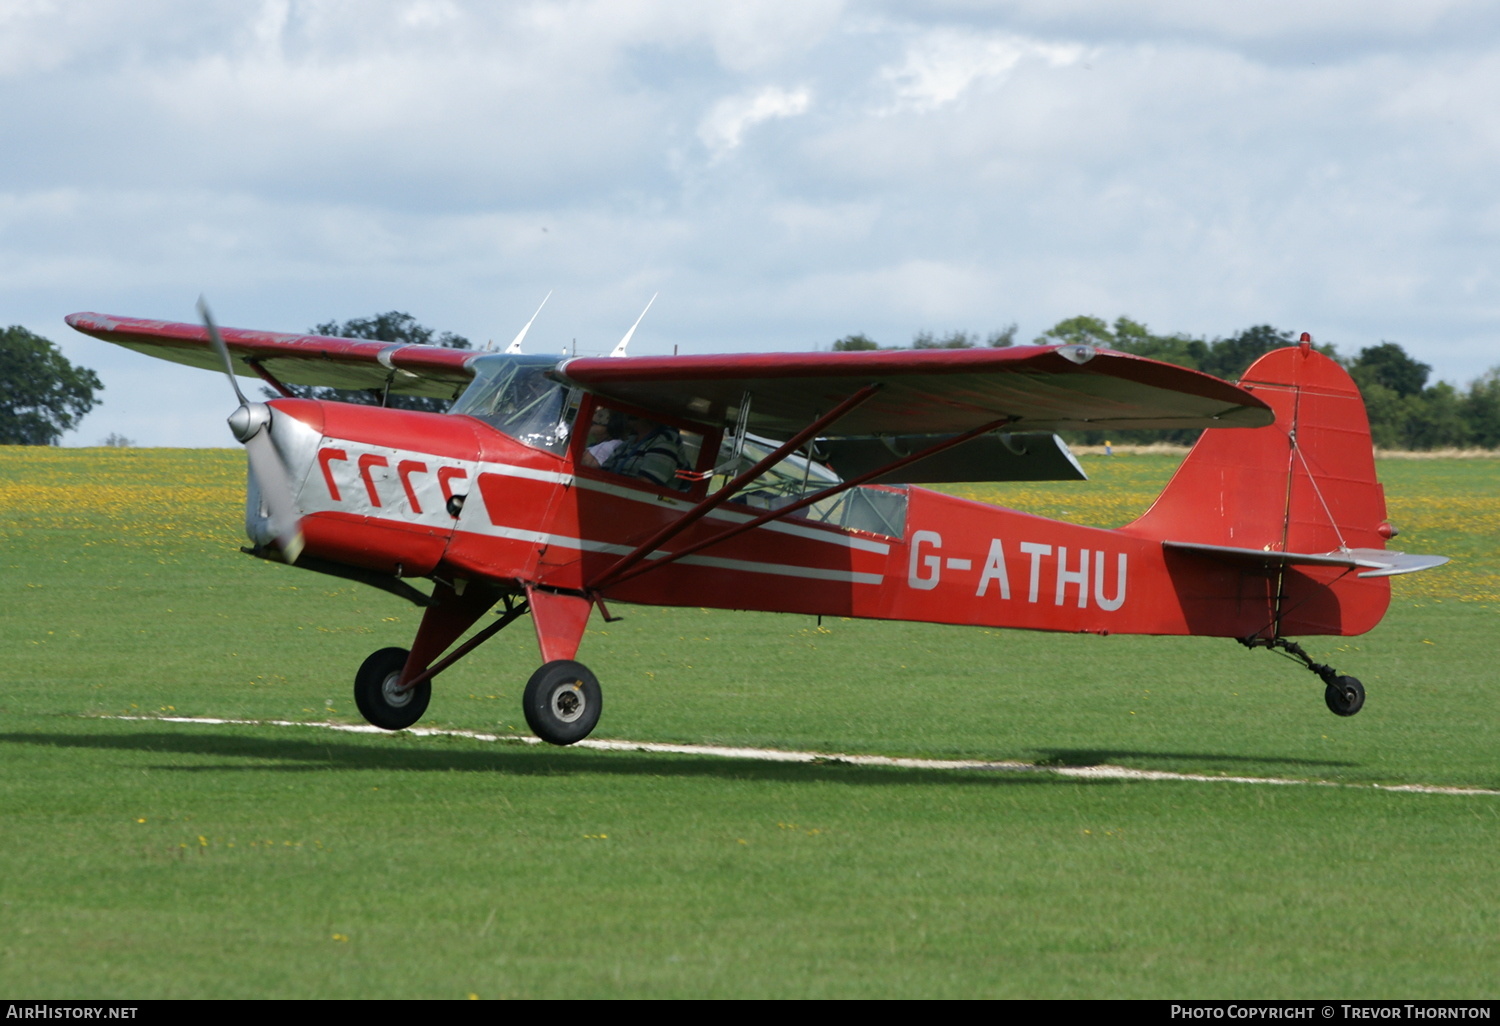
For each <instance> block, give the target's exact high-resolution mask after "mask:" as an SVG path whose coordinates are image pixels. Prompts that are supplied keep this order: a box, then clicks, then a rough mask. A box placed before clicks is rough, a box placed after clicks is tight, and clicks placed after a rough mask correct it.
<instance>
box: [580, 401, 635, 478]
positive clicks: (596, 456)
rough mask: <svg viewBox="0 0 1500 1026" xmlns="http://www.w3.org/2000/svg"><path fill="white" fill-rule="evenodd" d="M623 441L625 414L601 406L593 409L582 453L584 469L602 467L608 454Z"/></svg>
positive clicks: (607, 458)
mask: <svg viewBox="0 0 1500 1026" xmlns="http://www.w3.org/2000/svg"><path fill="white" fill-rule="evenodd" d="M624 441H625V414H623V413H621V412H620V411H619V410H607V409H605V408H604V407H602V406H599V407H596V408H595V409H594V422H593V423H592V424H590V425H589V435H588V448H587V449H585V450H584V451H583V465H584V466H585V467H602V466H604V464H605V463H606V462H607V461H608V460H609V457H610V454H611V453H613V452H614V451H615V450H616V449H618V448H619V447H620V446H621V445H622V444H624Z"/></svg>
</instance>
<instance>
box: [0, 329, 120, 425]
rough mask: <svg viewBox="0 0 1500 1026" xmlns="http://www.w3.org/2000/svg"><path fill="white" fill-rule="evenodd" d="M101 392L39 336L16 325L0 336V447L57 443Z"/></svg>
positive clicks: (89, 374) (90, 376)
mask: <svg viewBox="0 0 1500 1026" xmlns="http://www.w3.org/2000/svg"><path fill="white" fill-rule="evenodd" d="M103 389H104V385H103V383H101V382H100V380H99V376H98V375H97V374H95V373H94V372H93V371H91V370H89V369H88V368H86V367H74V366H73V365H72V364H71V363H69V362H68V361H67V359H66V358H65V357H64V356H63V355H62V353H61V352H60V351H59V350H58V348H57V346H55V345H53V344H52V343H51V342H50V341H48V340H47V339H45V338H43V337H42V336H40V335H36V334H33V333H32V332H30V331H27V330H26V329H25V328H22V327H20V326H19V325H15V326H12V327H9V328H6V329H5V330H4V331H3V332H0V445H56V444H57V443H58V441H59V440H60V439H61V438H62V435H63V432H64V431H71V430H72V429H73V428H75V427H77V426H78V422H79V421H80V420H82V419H83V417H84V415H85V414H87V413H88V412H89V410H92V409H93V408H94V403H95V402H96V401H97V400H96V398H95V393H96V392H100V391H102V390H103Z"/></svg>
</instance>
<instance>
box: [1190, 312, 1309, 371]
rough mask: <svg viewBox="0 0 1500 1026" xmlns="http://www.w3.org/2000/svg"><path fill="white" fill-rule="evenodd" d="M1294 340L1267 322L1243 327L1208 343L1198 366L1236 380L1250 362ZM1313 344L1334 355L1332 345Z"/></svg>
mask: <svg viewBox="0 0 1500 1026" xmlns="http://www.w3.org/2000/svg"><path fill="white" fill-rule="evenodd" d="M1295 344H1296V340H1295V339H1293V338H1292V333H1291V332H1289V331H1277V330H1276V329H1275V328H1273V327H1271V326H1270V325H1269V324H1258V325H1256V326H1255V327H1253V328H1246V329H1245V330H1244V331H1242V332H1240V333H1239V334H1238V335H1230V336H1229V337H1228V338H1217V339H1214V340H1213V341H1212V342H1210V343H1208V347H1207V351H1206V352H1205V353H1204V355H1203V359H1202V360H1201V361H1200V362H1199V364H1198V369H1199V370H1201V371H1203V372H1204V373H1205V374H1212V375H1213V376H1214V377H1216V378H1223V379H1224V380H1225V381H1238V380H1239V379H1240V375H1242V374H1244V373H1245V371H1247V370H1249V369H1250V365H1251V364H1252V363H1254V362H1255V361H1256V360H1259V359H1260V358H1261V357H1262V356H1265V355H1266V354H1267V353H1269V352H1270V351H1271V350H1273V349H1281V348H1283V347H1285V346H1290V345H1295ZM1317 348H1318V351H1319V352H1321V353H1322V354H1323V355H1324V356H1333V355H1334V351H1333V347H1332V346H1319V347H1317Z"/></svg>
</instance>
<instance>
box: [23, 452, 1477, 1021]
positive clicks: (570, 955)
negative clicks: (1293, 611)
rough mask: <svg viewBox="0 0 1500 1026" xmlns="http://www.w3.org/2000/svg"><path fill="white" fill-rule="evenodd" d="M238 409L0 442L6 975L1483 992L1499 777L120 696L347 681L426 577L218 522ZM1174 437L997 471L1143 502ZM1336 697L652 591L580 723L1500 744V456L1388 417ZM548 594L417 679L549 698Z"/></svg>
mask: <svg viewBox="0 0 1500 1026" xmlns="http://www.w3.org/2000/svg"><path fill="white" fill-rule="evenodd" d="M242 460H243V457H242V456H241V454H240V453H238V452H236V451H233V450H201V451H165V450H121V451H99V450H94V451H89V450H58V449H14V448H8V449H0V656H3V659H4V671H3V677H0V680H3V688H0V816H3V829H0V992H3V993H5V994H9V995H16V996H22V995H24V996H48V997H63V996H120V997H139V998H147V997H173V996H175V997H190V996H191V997H198V996H205V997H260V996H265V997H270V996H285V997H300V996H326V997H464V996H467V995H470V994H474V995H477V996H479V997H484V998H490V997H569V996H574V997H576V996H700V995H707V996H871V997H883V996H908V997H916V996H1037V997H1047V996H1101V997H1102V996H1174V997H1190V996H1233V997H1251V996H1263V997H1272V996H1294V995H1295V996H1329V997H1348V998H1353V997H1381V996H1389V997H1418V996H1428V997H1482V996H1492V995H1493V991H1494V970H1493V967H1494V966H1495V965H1496V964H1500V874H1497V873H1496V872H1495V871H1494V868H1493V867H1494V851H1495V848H1496V842H1497V841H1500V798H1496V797H1493V796H1453V795H1425V794H1407V793H1392V792H1386V791H1375V790H1373V789H1369V788H1365V787H1360V786H1353V787H1339V788H1332V787H1296V788H1293V787H1273V786H1247V785H1229V784H1200V783H1162V782H1084V781H1079V780H1072V779H1064V778H1059V777H1054V776H1050V775H1046V774H1034V775H1020V776H1018V775H999V774H992V773H990V774H987V773H983V772H975V771H945V772H936V771H931V770H917V769H881V768H861V767H853V766H847V765H840V764H815V765H767V764H759V763H753V762H745V761H734V760H721V759H709V758H703V757H697V756H690V755H675V756H673V755H652V754H647V753H641V752H624V753H601V752H589V751H581V750H556V749H545V750H544V749H539V748H536V747H532V746H522V745H518V744H503V743H502V744H496V743H484V742H479V741H471V740H464V739H459V738H438V737H434V738H413V737H410V736H402V735H394V736H378V737H372V736H364V735H341V734H333V733H329V732H326V731H318V730H311V729H303V728H276V727H269V726H266V727H255V726H202V725H188V724H174V723H165V722H152V721H146V722H141V721H126V720H120V719H109V718H105V717H115V716H124V715H130V716H141V715H156V716H160V715H184V716H219V717H234V718H245V719H292V720H304V721H308V722H322V721H335V722H351V723H352V722H358V721H359V717H358V714H357V713H356V712H355V711H354V709H353V704H352V701H351V699H350V695H349V689H350V680H351V678H352V674H353V670H354V668H355V667H356V666H357V665H358V664H359V661H360V660H361V659H363V657H364V656H365V655H366V654H368V652H370V651H371V650H373V649H375V648H378V647H382V646H384V645H390V644H402V645H404V644H406V643H408V641H409V639H410V635H411V633H412V631H413V630H414V629H415V625H416V619H417V617H416V611H415V610H414V609H413V608H412V607H410V606H406V605H403V604H401V603H400V602H399V601H398V600H395V599H393V598H391V597H389V596H386V595H384V594H381V593H378V592H375V591H373V590H371V589H367V588H362V587H359V586H355V585H348V584H344V583H343V582H338V581H334V580H332V579H328V578H322V577H318V576H315V575H312V574H308V573H305V572H301V571H298V570H294V569H290V568H285V567H277V566H270V565H267V564H263V563H260V562H258V561H255V560H252V559H249V558H247V557H245V556H243V555H241V554H240V553H239V552H238V551H237V546H238V545H239V520H240V516H241V503H242V487H243V474H244V471H243V463H242ZM1174 465H1175V460H1174V458H1173V457H1170V456H1117V457H1115V458H1114V459H1112V460H1106V459H1104V458H1102V457H1100V458H1094V459H1087V460H1086V466H1087V468H1088V470H1089V471H1090V473H1091V474H1092V475H1093V477H1094V481H1093V482H1092V483H1089V484H1078V485H1068V486H1058V487H1054V488H1046V489H1043V488H1038V487H1035V486H1028V487H1011V488H1005V489H1000V488H994V489H985V490H984V491H983V492H980V493H977V497H980V498H986V499H990V500H992V501H998V502H1003V503H1005V504H1008V505H1014V506H1017V507H1019V508H1024V509H1028V510H1032V511H1035V512H1040V513H1044V514H1049V515H1060V516H1065V517H1067V518H1069V519H1075V520H1078V521H1081V522H1088V523H1099V524H1118V523H1121V522H1123V521H1125V520H1127V519H1129V518H1130V517H1131V516H1132V515H1134V514H1135V513H1137V512H1139V511H1140V510H1142V509H1144V508H1145V506H1146V505H1147V504H1149V501H1150V499H1151V498H1152V497H1153V496H1154V495H1155V493H1156V491H1157V490H1159V487H1160V485H1161V484H1162V483H1163V482H1164V481H1165V479H1166V477H1167V476H1168V475H1169V474H1170V472H1171V470H1172V468H1173V466H1174ZM1380 469H1381V474H1382V477H1383V479H1384V480H1385V483H1386V488H1387V493H1388V495H1389V496H1390V502H1391V508H1392V518H1393V520H1395V521H1396V522H1397V523H1398V525H1400V526H1401V527H1402V529H1403V534H1402V536H1401V539H1400V542H1401V543H1402V545H1403V546H1405V547H1407V548H1409V549H1410V550H1412V551H1418V552H1443V553H1448V554H1451V555H1454V556H1455V557H1456V559H1455V564H1454V565H1451V566H1450V567H1445V568H1442V569H1439V570H1436V571H1432V572H1430V573H1427V574H1422V575H1417V576H1415V577H1412V578H1405V579H1397V580H1396V581H1395V587H1396V598H1395V601H1394V603H1393V607H1392V611H1391V614H1390V615H1389V616H1388V617H1387V619H1386V621H1385V622H1384V623H1383V624H1382V625H1381V626H1380V627H1379V628H1378V629H1377V630H1376V631H1374V632H1372V633H1371V634H1369V635H1367V636H1365V637H1362V638H1353V639H1312V643H1311V645H1310V650H1311V651H1313V653H1314V655H1315V656H1316V657H1320V658H1324V659H1327V660H1328V661H1331V662H1333V663H1334V665H1336V666H1338V667H1339V668H1340V670H1342V671H1343V672H1346V673H1353V674H1355V675H1357V676H1359V677H1361V678H1362V679H1363V680H1364V681H1365V683H1366V686H1367V687H1368V688H1369V692H1370V700H1369V703H1368V705H1367V706H1366V708H1365V710H1364V711H1363V712H1362V713H1361V714H1360V715H1359V716H1357V717H1354V718H1353V719H1350V720H1340V719H1338V718H1336V717H1333V716H1331V715H1330V714H1328V712H1327V711H1326V710H1325V709H1324V708H1323V703H1322V697H1321V685H1320V684H1318V682H1317V681H1316V679H1315V678H1314V677H1312V675H1310V674H1308V673H1307V672H1306V671H1304V670H1302V669H1300V668H1299V667H1297V666H1295V665H1294V664H1292V663H1290V662H1287V661H1285V660H1282V659H1279V658H1277V657H1275V656H1272V655H1269V654H1267V653H1264V652H1257V653H1249V652H1245V651H1243V650H1241V649H1239V648H1238V647H1237V646H1235V645H1234V644H1233V643H1231V642H1225V641H1211V640H1206V639H1149V638H1121V637H1112V638H1107V639H1101V638H1094V637H1072V636H1058V635H1042V634H1026V633H1020V632H1003V631H984V630H974V629H960V628H946V627H933V626H923V625H909V624H880V623H867V622H859V621H843V620H829V619H825V620H824V622H823V623H822V624H821V625H819V624H817V623H816V621H814V620H811V619H809V618H802V617H784V616H771V615H754V614H726V613H718V612H706V611H702V610H697V609H690V610H663V609H650V608H628V609H622V610H617V612H623V613H624V614H625V619H624V620H623V621H621V622H620V623H616V624H610V625H603V624H600V623H599V622H598V621H595V624H594V629H593V630H592V631H591V633H590V636H589V637H588V639H587V640H586V641H585V647H584V649H583V651H582V653H581V657H582V658H584V659H585V660H586V661H587V662H588V663H589V664H590V665H591V666H592V667H593V668H594V669H595V670H596V672H598V674H599V676H600V678H601V680H602V681H603V682H604V685H605V688H606V699H605V712H604V719H603V721H602V722H601V725H600V728H599V731H598V735H599V736H603V737H621V738H630V739H635V740H653V741H673V742H712V743H729V744H741V745H757V746H777V747H794V748H799V749H816V750H821V751H831V752H832V751H843V752H869V753H882V754H891V755H921V756H937V757H969V758H989V759H1024V760H1029V761H1034V762H1039V763H1044V764H1054V765H1088V764H1094V763H1112V764H1119V765H1126V766H1135V767H1141V768H1151V769H1167V770H1176V771H1189V772H1206V773H1210V774H1229V775H1250V776H1268V777H1280V778H1294V779H1311V780H1323V781H1330V782H1338V783H1343V784H1350V785H1363V784H1369V783H1377V782H1378V783H1385V784H1402V783H1424V784H1450V785H1459V786H1465V785H1466V786H1478V787H1487V788H1497V787H1500V746H1497V741H1500V729H1497V728H1500V700H1497V698H1496V695H1495V692H1494V690H1493V687H1492V682H1493V679H1494V670H1493V662H1494V656H1493V650H1494V637H1495V627H1496V623H1497V622H1496V618H1495V617H1496V610H1497V608H1500V587H1497V582H1500V556H1497V553H1500V461H1495V460H1435V461H1418V460H1384V461H1382V463H1381V467H1380ZM536 659H537V657H536V653H535V642H534V640H533V639H532V637H531V635H530V632H529V630H525V629H518V630H515V631H509V632H506V633H505V634H503V635H501V636H500V637H499V638H497V639H496V640H495V641H494V642H492V643H491V644H490V645H488V646H486V647H485V648H484V649H481V650H480V651H479V652H478V653H476V654H475V655H474V656H473V657H471V658H470V659H468V660H465V661H464V662H463V663H460V664H459V665H458V666H456V667H454V668H453V669H452V670H451V671H449V672H448V673H445V674H444V675H443V676H442V677H441V678H439V680H438V681H437V682H436V685H435V688H434V698H433V704H432V707H431V709H430V710H429V712H428V715H427V717H426V718H425V719H424V721H423V723H424V725H428V724H431V725H434V726H449V727H454V728H465V729H476V730H486V731H494V732H500V733H507V732H509V733H516V734H520V733H524V726H523V725H522V724H521V721H520V720H519V711H518V706H519V696H520V689H521V687H522V686H523V684H524V681H525V678H526V676H527V675H528V674H529V673H530V671H531V669H532V668H533V667H534V665H535V662H536Z"/></svg>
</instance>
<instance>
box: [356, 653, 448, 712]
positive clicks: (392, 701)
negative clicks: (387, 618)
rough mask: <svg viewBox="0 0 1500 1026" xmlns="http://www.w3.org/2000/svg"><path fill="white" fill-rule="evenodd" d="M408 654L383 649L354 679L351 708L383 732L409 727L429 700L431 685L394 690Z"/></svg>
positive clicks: (421, 684)
mask: <svg viewBox="0 0 1500 1026" xmlns="http://www.w3.org/2000/svg"><path fill="white" fill-rule="evenodd" d="M410 654H411V653H410V652H408V651H407V650H406V649H404V648H382V649H381V650H380V651H378V652H374V653H372V654H371V655H370V657H369V658H368V659H366V660H365V661H364V663H363V664H362V665H361V666H360V668H359V672H358V673H357V674H355V675H354V704H355V705H357V706H359V711H360V715H362V716H364V718H365V719H367V720H369V721H370V722H371V723H372V724H374V725H375V726H377V727H379V728H381V729H382V730H402V729H405V728H406V727H409V726H411V725H412V724H413V723H416V722H417V721H418V720H420V719H421V718H422V714H423V713H424V712H426V711H427V703H428V702H429V701H431V700H432V683H431V681H426V680H424V681H423V682H422V683H420V684H418V685H417V686H416V687H411V688H400V687H397V686H396V685H397V683H398V682H399V681H400V680H401V671H402V670H403V669H405V668H406V657H407V656H409V655H410Z"/></svg>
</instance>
